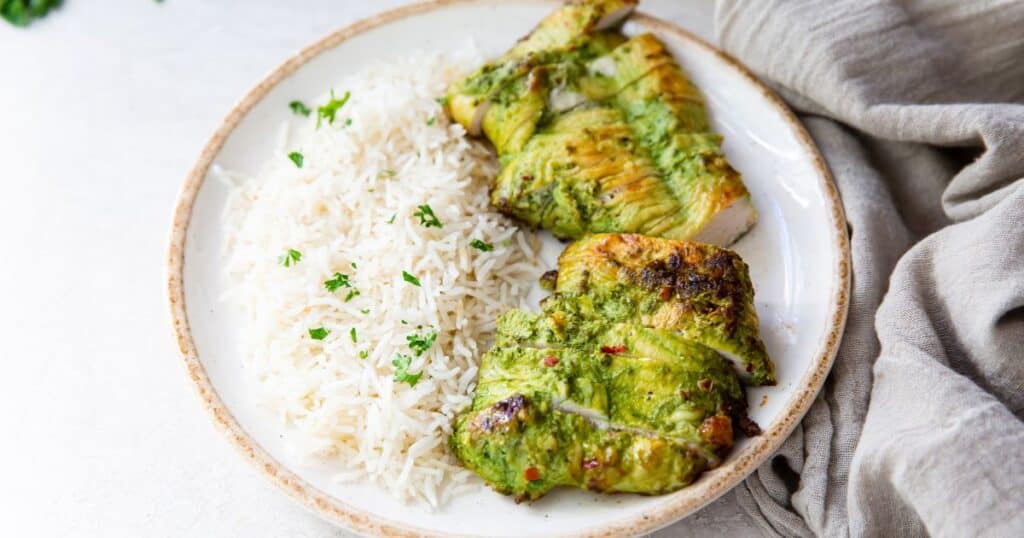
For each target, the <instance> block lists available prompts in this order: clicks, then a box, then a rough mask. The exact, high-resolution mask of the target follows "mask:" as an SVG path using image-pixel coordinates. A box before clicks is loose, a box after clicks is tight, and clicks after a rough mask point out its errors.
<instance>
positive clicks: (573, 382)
mask: <svg viewBox="0 0 1024 538" xmlns="http://www.w3.org/2000/svg"><path fill="white" fill-rule="evenodd" d="M553 288H554V293H553V294H552V295H551V296H550V297H548V298H546V299H545V300H543V301H542V303H541V312H539V313H531V312H526V311H523V310H510V311H508V312H506V313H505V314H503V315H502V316H501V317H500V318H499V319H498V323H497V336H496V340H495V344H494V347H492V348H491V350H490V351H488V352H487V353H486V354H484V356H483V357H482V358H481V361H480V372H479V376H478V379H477V386H476V392H475V394H474V399H473V404H472V406H471V407H470V409H468V410H466V411H465V412H463V413H462V414H460V415H459V417H458V418H457V419H456V423H455V427H454V432H453V434H452V437H451V441H450V446H451V448H452V450H453V451H454V453H455V454H456V455H457V456H458V458H459V459H460V460H461V461H462V462H463V463H464V464H465V465H466V466H467V467H468V468H470V469H471V470H473V471H474V472H476V473H477V474H479V475H480V476H481V477H483V478H484V479H485V480H486V481H487V482H488V483H489V484H490V485H491V486H492V487H494V488H495V489H496V490H498V491H500V492H503V493H506V494H510V495H514V496H515V497H516V498H517V499H530V500H532V499H536V498H538V497H540V496H541V495H543V494H544V493H546V492H548V491H549V490H551V489H552V488H555V487H557V486H572V487H579V488H585V489H590V490H594V491H602V492H633V493H646V494H657V493H664V492H669V491H673V490H676V489H679V488H681V487H684V486H686V485H688V484H690V483H691V482H693V481H694V480H696V479H697V478H698V477H699V476H700V473H702V472H703V471H705V470H707V469H710V468H713V467H715V466H717V465H718V464H719V463H720V459H721V457H722V456H724V455H725V453H726V452H727V451H728V449H729V448H730V447H731V446H732V444H733V442H734V439H735V437H734V432H735V431H742V432H743V433H745V434H747V435H757V434H758V433H759V431H760V430H759V428H758V427H757V425H756V424H755V423H753V422H752V421H751V420H750V419H749V418H748V417H747V415H746V409H747V403H746V396H745V393H744V384H771V383H774V381H775V377H774V367H773V366H772V363H771V360H770V359H769V358H768V356H767V353H765V350H764V344H763V343H762V342H761V340H760V337H759V336H758V328H757V315H756V312H755V311H754V306H753V293H754V290H753V286H752V285H751V283H750V278H749V275H748V274H747V267H746V265H745V264H744V263H743V262H742V260H740V259H739V257H738V256H736V254H734V253H732V252H730V251H728V250H725V249H722V248H719V247H715V246H713V245H705V244H699V243H690V242H685V241H671V240H666V239H657V238H651V237H645V236H640V235H632V234H601V235H594V236H588V237H586V238H584V239H581V240H579V241H577V242H576V243H574V244H573V245H570V246H569V247H568V248H567V249H566V250H565V252H564V253H563V254H562V256H561V257H560V259H559V265H558V271H557V274H555V275H554V279H553ZM734 362H735V364H734Z"/></svg>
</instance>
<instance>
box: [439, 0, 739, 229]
mask: <svg viewBox="0 0 1024 538" xmlns="http://www.w3.org/2000/svg"><path fill="white" fill-rule="evenodd" d="M634 5H635V2H633V1H625V0H578V1H574V2H569V3H568V4H566V5H565V6H563V7H562V8H561V9H559V10H557V11H555V12H554V13H552V14H551V15H550V16H549V17H547V18H546V19H544V20H543V21H542V22H541V23H540V24H539V25H538V26H537V28H536V29H535V30H534V31H533V32H532V33H531V34H530V35H528V36H526V37H525V38H524V39H523V40H522V41H520V42H519V43H518V44H516V45H515V46H514V47H513V48H512V49H510V50H509V51H508V52H507V53H505V54H504V55H502V56H501V57H499V58H498V59H496V60H495V61H494V62H491V63H489V64H487V65H484V66H483V67H481V68H480V69H479V70H478V71H477V72H475V73H473V74H471V75H470V76H468V77H466V78H465V79H463V80H461V81H459V82H457V83H455V84H453V85H452V86H451V88H450V89H449V92H448V95H447V100H448V109H449V112H450V113H451V115H452V117H453V118H454V119H455V120H456V121H458V122H459V123H461V124H463V125H464V126H465V127H466V128H467V130H468V132H469V133H470V134H474V135H479V134H482V135H484V136H485V137H487V139H488V140H490V141H491V142H492V143H493V144H494V147H495V149H496V150H497V152H498V155H499V157H500V160H501V164H502V166H503V170H502V173H501V174H500V175H499V176H498V178H497V179H496V180H495V182H494V188H493V192H492V197H491V201H492V203H493V204H494V205H495V207H497V208H498V209H499V210H500V211H502V212H504V213H506V214H508V215H511V216H513V217H515V218H518V219H520V220H522V221H524V222H526V223H528V224H530V225H532V226H536V227H540V228H544V229H549V230H551V231H552V232H553V233H554V234H555V235H556V236H558V237H561V238H565V239H575V238H579V237H582V236H583V235H586V234H588V233H600V232H631V233H643V234H647V235H655V236H658V237H665V238H669V239H696V240H700V241H703V242H709V243H713V244H718V245H728V244H730V243H732V242H733V241H735V240H736V239H737V238H738V237H739V236H740V235H742V234H743V233H744V232H745V231H746V230H747V229H749V228H750V226H752V225H753V223H754V221H755V220H756V212H755V211H754V208H753V205H752V204H751V202H750V196H749V193H748V192H747V189H746V187H745V186H744V184H743V181H742V179H741V177H740V175H739V173H738V172H737V171H736V170H735V169H733V168H732V166H731V165H730V164H729V163H728V161H727V160H726V159H725V156H724V154H723V153H722V151H721V141H722V139H721V137H720V136H719V135H718V134H716V133H714V132H713V131H712V130H711V127H710V123H709V121H708V117H707V113H706V109H705V106H704V101H703V98H702V97H701V95H700V92H699V91H698V89H697V88H696V87H695V86H694V85H693V84H692V83H691V82H690V81H689V79H687V77H686V75H685V74H684V73H683V71H682V69H681V68H680V67H679V65H678V64H677V63H676V61H675V59H674V58H673V57H672V55H671V53H670V52H669V51H668V50H667V49H666V48H665V46H664V44H663V43H661V41H659V40H658V39H657V38H656V37H654V36H653V35H651V34H643V35H639V36H636V37H632V38H629V39H627V38H626V37H624V36H622V35H621V34H620V33H618V32H617V31H615V29H614V27H615V25H616V24H618V23H619V22H621V20H622V19H623V18H624V16H625V15H627V14H628V13H629V12H630V10H631V9H632V7H634ZM595 156H598V157H600V158H599V159H598V158H595ZM538 180H539V181H538Z"/></svg>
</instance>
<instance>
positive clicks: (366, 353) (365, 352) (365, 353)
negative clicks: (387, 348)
mask: <svg viewBox="0 0 1024 538" xmlns="http://www.w3.org/2000/svg"><path fill="white" fill-rule="evenodd" d="M369 356H370V352H369V351H366V350H365V349H364V350H362V351H360V352H359V358H360V359H365V358H366V357H369Z"/></svg>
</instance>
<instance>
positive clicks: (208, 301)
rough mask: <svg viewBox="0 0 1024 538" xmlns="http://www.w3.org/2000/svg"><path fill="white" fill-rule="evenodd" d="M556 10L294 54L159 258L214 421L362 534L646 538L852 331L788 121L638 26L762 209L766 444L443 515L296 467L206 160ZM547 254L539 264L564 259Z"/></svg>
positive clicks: (754, 255) (389, 21)
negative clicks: (326, 102) (248, 334)
mask: <svg viewBox="0 0 1024 538" xmlns="http://www.w3.org/2000/svg"><path fill="white" fill-rule="evenodd" d="M556 6H557V4H554V3H552V2H543V1H523V0H520V1H511V2H509V1H505V2H497V1H483V2H462V1H453V0H438V1H435V2H429V3H426V4H419V5H414V6H410V7H406V8H401V9H398V10H395V11H391V12H388V13H384V14H381V15H379V16H377V17H375V18H373V19H370V20H366V21H362V22H360V23H357V24H355V25H353V26H350V27H348V28H345V29H342V30H340V31H338V32H336V33H334V34H332V35H330V36H328V37H326V38H325V39H323V40H321V41H319V42H317V43H315V44H314V45H312V46H311V47H309V48H307V49H306V50H304V51H303V52H301V53H300V54H299V55H298V56H296V57H294V58H292V59H291V60H289V61H288V62H286V63H285V64H284V65H282V66H281V67H280V68H278V69H277V70H275V71H274V72H273V73H271V74H270V75H269V76H268V77H267V78H266V79H265V80H264V81H262V82H261V83H260V84H259V85H257V86H256V87H255V88H254V89H253V90H252V91H251V92H250V93H249V94H248V95H247V96H245V97H244V98H243V99H242V101H241V102H240V103H239V104H238V105H237V106H236V107H235V108H234V109H233V110H232V111H231V113H230V114H229V115H228V117H227V118H226V119H225V121H224V123H223V125H222V126H221V127H220V129H219V130H218V131H217V132H216V133H215V134H214V136H213V137H212V139H211V140H210V142H209V143H208V144H207V146H206V148H205V149H204V151H203V153H202V154H201V155H200V157H199V160H198V163H197V164H196V166H195V168H194V169H193V171H192V172H191V174H190V175H189V177H188V179H187V181H186V183H185V186H184V188H183V191H182V194H181V198H180V200H179V204H178V207H177V210H176V213H175V219H174V226H173V230H172V237H171V247H170V258H169V293H170V302H171V312H172V317H173V322H174V329H175V331H176V334H177V337H178V341H179V344H180V346H181V351H182V354H183V356H184V359H185V363H186V366H187V368H188V371H189V374H190V376H191V378H192V380H193V381H194V382H195V384H196V386H197V388H198V390H199V394H200V396H201V398H202V399H203V401H204V402H205V404H206V406H207V408H208V409H209V410H210V412H211V414H212V416H213V419H214V421H215V422H216V423H217V425H218V426H219V427H220V428H221V429H223V431H225V432H226V433H227V435H228V436H229V437H230V439H231V440H232V442H233V443H234V444H235V445H236V446H237V447H238V448H239V449H241V451H242V453H243V455H244V456H245V457H246V458H247V459H249V460H250V461H252V462H253V464H254V465H256V466H257V467H259V468H260V469H261V470H263V471H264V472H265V473H266V474H267V476H269V477H270V478H271V479H272V481H273V482H275V483H276V484H277V485H279V486H280V487H282V488H283V489H284V490H285V491H286V492H288V493H289V494H290V495H291V496H292V497H294V498H296V499H297V500H299V501H300V502H302V503H304V504H305V505H306V506H308V507H310V508H311V509H313V510H314V511H316V512H318V513H319V514H321V515H322V516H324V517H326V518H328V519H331V520H333V521H336V522H337V523H339V524H341V525H344V526H346V527H348V528H351V529H353V530H356V531H358V532H361V533H366V534H403V535H417V536H422V535H474V536H480V535H493V536H531V535H598V534H601V535H606V534H640V533H644V532H648V531H651V530H654V529H656V528H659V527H662V526H664V525H667V524H669V523H671V522H673V521H675V520H677V519H679V518H681V517H683V516H685V515H687V514H689V513H691V512H693V511H695V510H697V509H698V508H700V507H701V506H703V505H705V504H707V503H708V502H711V501H712V500H714V499H715V498H716V497H718V496H719V495H721V494H723V493H724V492H726V491H727V490H728V489H729V488H731V487H733V486H735V485H736V484H737V483H738V482H739V481H740V480H742V479H743V478H744V477H745V476H747V475H748V474H749V473H750V472H752V471H753V470H754V468H755V467H756V466H757V465H758V464H759V463H761V462H762V461H763V460H764V459H765V458H767V457H768V456H769V455H770V454H771V453H772V452H773V451H774V450H775V449H777V448H778V446H779V444H780V443H781V442H782V441H783V440H784V439H785V437H786V436H787V435H788V434H789V433H790V431H791V430H792V429H793V427H794V426H795V425H796V423H797V421H798V420H799V419H800V418H801V417H802V416H803V414H804V413H805V412H806V410H807V408H808V406H809V405H810V404H811V401H812V400H813V399H814V396H815V395H816V394H817V392H818V390H819V388H820V387H821V384H822V383H823V382H824V379H825V376H826V374H827V373H828V369H829V367H830V366H831V362H832V359H833V357H834V354H835V351H836V347H837V346H838V341H839V336H840V334H841V332H842V328H843V324H844V322H845V316H846V307H847V290H848V287H849V251H848V248H849V247H848V245H847V237H846V227H845V221H844V219H843V215H842V210H841V208H840V206H839V202H838V198H837V196H836V192H835V189H834V187H833V184H832V181H831V179H830V177H829V174H828V172H827V170H826V168H825V166H824V164H823V162H822V160H821V157H820V156H819V155H818V152H817V150H816V149H815V148H814V146H813V144H812V142H811V141H810V139H809V137H808V136H807V134H806V132H805V131H804V129H803V127H802V126H801V125H800V124H799V123H798V121H797V120H796V119H795V117H794V116H793V115H792V114H791V113H790V112H789V110H788V109H787V108H786V107H785V105H783V104H782V102H781V101H779V100H778V98H776V97H775V96H774V95H773V94H772V93H771V92H770V91H769V90H767V89H766V88H764V87H763V86H762V85H761V84H760V83H758V82H757V81H756V79H755V78H754V77H753V76H751V75H750V74H749V73H748V72H747V71H746V70H744V69H743V68H742V67H740V66H739V65H738V64H737V63H736V62H735V61H734V60H731V59H730V58H728V57H726V56H725V55H724V54H722V53H720V52H718V51H716V50H714V49H713V48H711V47H710V46H709V45H707V44H705V43H703V42H701V41H699V40H697V39H696V38H694V37H692V36H690V35H689V34H687V33H686V32H684V31H682V30H680V29H679V28H677V27H675V26H672V25H670V24H668V23H665V22H662V21H659V20H656V19H653V18H650V17H646V16H642V15H634V16H633V18H632V19H631V22H629V23H628V24H627V25H626V27H625V31H626V33H628V34H635V33H639V32H643V31H652V32H654V33H656V34H657V35H658V36H659V37H660V38H661V39H662V40H664V41H665V42H666V43H667V44H668V45H669V48H670V49H671V50H672V52H673V53H674V54H675V55H676V57H677V59H678V60H679V62H680V63H681V64H682V66H683V67H684V68H685V69H686V71H687V72H688V73H689V75H690V76H691V78H692V79H693V80H694V82H695V83H696V84H697V85H698V86H699V87H700V88H701V89H702V91H703V92H704V95H705V97H706V98H707V102H708V107H709V109H710V114H711V119H712V123H713V125H714V127H715V128H716V129H717V130H718V132H720V133H721V134H723V135H724V136H725V146H724V148H725V153H726V155H727V156H728V158H729V160H730V161H731V162H732V164H733V165H734V166H735V167H736V168H737V169H738V170H739V171H740V172H741V173H742V174H743V176H744V179H745V180H746V184H747V186H748V188H749V189H750V192H751V194H752V197H753V200H754V204H755V205H756V206H757V209H758V212H759V213H760V220H759V222H758V223H757V225H756V226H755V227H754V229H753V230H752V231H751V232H750V233H749V234H747V235H746V236H745V237H744V238H743V239H742V240H740V241H739V242H738V243H737V244H736V245H734V248H735V249H736V250H737V251H738V252H739V253H740V254H742V256H743V258H744V259H745V260H746V261H747V263H748V264H749V265H750V268H751V274H752V277H753V281H754V284H755V286H756V288H757V297H756V300H757V309H758V313H759V314H760V316H761V331H762V335H763V337H764V340H765V344H766V345H767V346H768V351H769V352H770V354H771V356H772V357H773V358H774V360H775V362H776V364H777V367H778V376H779V384H778V385H777V386H775V387H769V388H758V389H751V390H749V391H748V397H749V401H750V403H751V416H752V418H754V420H756V421H757V422H758V423H759V424H760V425H761V427H762V428H763V429H764V431H765V433H764V434H763V435H761V436H759V437H758V438H756V439H745V440H743V441H742V442H740V443H739V444H738V445H737V447H736V449H734V450H733V452H732V454H731V455H730V456H729V458H728V459H727V460H726V461H725V463H724V465H722V466H721V467H719V468H718V469H715V470H714V471H712V472H709V473H707V474H705V475H704V476H703V477H702V478H701V479H700V480H699V481H698V482H697V483H695V484H694V485H692V486H690V487H688V488H685V489H683V490H682V491H679V492H677V493H674V494H671V495H664V496H659V497H642V496H635V495H617V496H602V495H596V494H590V493H584V492H580V491H572V490H561V491H557V492H554V493H552V494H551V495H549V496H548V497H545V498H544V499H542V500H541V501H539V502H537V503H534V504H522V505H517V504H515V503H513V502H512V501H511V499H509V498H507V497H504V496H501V495H498V494H495V493H492V492H490V491H489V490H488V491H485V492H483V493H482V494H478V495H472V496H463V497H460V498H456V499H455V500H454V501H452V502H451V503H449V504H448V505H446V506H445V507H444V508H442V509H440V510H438V511H430V510H428V509H426V508H422V507H415V506H413V507H409V506H404V505H402V504H400V503H398V502H396V501H394V500H392V499H391V498H390V497H389V496H388V495H387V494H386V493H384V492H383V491H381V490H378V489H377V488H375V487H373V486H340V485H338V484H335V483H334V482H332V481H331V479H330V473H328V472H325V471H324V469H318V468H311V467H305V466H302V465H300V464H299V463H298V462H297V461H296V459H294V458H293V457H291V456H290V455H289V453H288V451H286V450H285V447H284V445H283V443H282V441H281V438H280V435H279V434H280V433H281V431H280V430H279V424H278V423H277V422H276V421H275V420H273V419H272V418H271V417H270V416H268V415H267V414H266V412H265V411H264V410H262V409H261V408H259V407H257V406H256V405H255V404H254V402H255V400H256V399H255V398H254V397H252V394H251V392H250V390H251V389H252V387H250V386H249V384H248V382H247V380H246V376H245V375H244V373H243V371H242V361H241V356H240V352H239V349H240V346H239V345H238V343H239V340H240V339H241V338H242V336H243V335H241V334H239V328H238V327H239V325H238V324H236V323H234V321H233V319H232V317H231V313H230V311H229V310H230V309H228V308H226V305H224V304H222V303H220V302H219V301H218V298H219V297H220V295H221V292H222V289H221V286H222V283H223V281H222V277H221V271H222V267H223V265H222V262H223V258H222V257H221V241H222V238H223V236H224V230H223V226H222V223H221V220H220V216H221V212H222V209H223V203H224V200H225V197H226V194H227V191H226V188H225V187H224V186H223V185H222V184H221V183H220V182H218V181H211V180H210V178H209V177H208V174H209V169H210V166H211V165H212V164H213V163H214V162H216V163H217V164H220V165H223V166H225V167H226V168H230V169H234V170H240V171H243V172H249V173H253V172H255V171H256V170H257V169H258V167H259V166H260V165H261V164H262V163H263V161H264V160H265V159H266V157H267V155H270V154H271V152H272V149H273V144H274V140H275V134H276V132H277V128H278V126H279V125H280V123H281V122H282V121H283V120H285V119H287V118H288V117H289V111H288V106H287V104H288V102H289V101H291V100H293V99H304V100H307V102H308V101H311V100H313V98H314V97H315V96H317V95H320V94H322V93H323V92H324V90H325V89H327V88H330V87H331V86H332V84H333V83H334V82H336V81H337V80H338V79H340V78H342V77H343V76H344V74H346V73H350V72H352V71H355V70H357V69H360V68H362V67H364V66H366V65H367V64H368V63H369V62H370V61H372V60H376V59H389V58H397V57H399V56H402V55H406V54H408V53H410V52H411V51H412V50H414V49H418V48H419V49H439V50H448V49H454V48H456V47H458V46H461V45H464V44H465V42H466V37H467V36H472V37H473V38H475V40H476V42H477V43H478V44H479V45H480V46H481V47H482V48H483V49H484V50H485V51H487V52H491V53H498V52H500V51H502V50H504V49H506V48H507V47H508V46H509V45H511V44H512V43H513V42H514V41H515V40H516V39H517V38H518V37H519V36H521V35H523V34H525V33H527V32H528V31H529V30H530V28H532V27H533V25H535V24H536V23H537V21H539V20H540V18H541V17H542V16H544V15H545V14H547V13H548V12H550V11H551V10H552V9H553V8H554V7H556ZM560 249H561V246H560V245H556V244H552V245H551V248H548V249H547V252H549V253H552V254H557V252H558V251H560Z"/></svg>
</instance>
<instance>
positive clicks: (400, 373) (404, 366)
mask: <svg viewBox="0 0 1024 538" xmlns="http://www.w3.org/2000/svg"><path fill="white" fill-rule="evenodd" d="M410 364H412V357H410V356H408V355H403V354H401V353H396V354H395V358H394V359H392V360H391V365H392V366H394V367H395V378H394V379H395V381H396V382H398V383H408V384H409V386H410V387H415V386H416V383H418V382H419V380H420V377H421V376H422V375H423V372H420V373H418V374H411V373H409V365H410Z"/></svg>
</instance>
